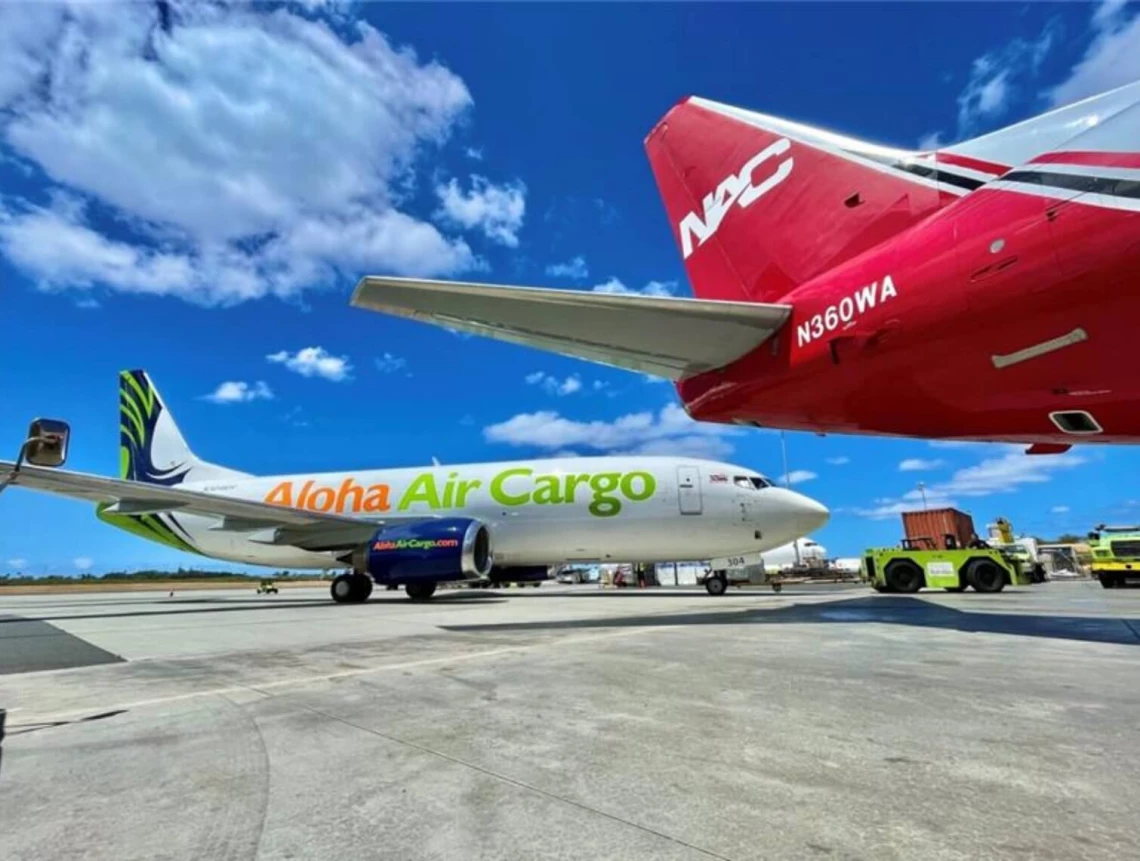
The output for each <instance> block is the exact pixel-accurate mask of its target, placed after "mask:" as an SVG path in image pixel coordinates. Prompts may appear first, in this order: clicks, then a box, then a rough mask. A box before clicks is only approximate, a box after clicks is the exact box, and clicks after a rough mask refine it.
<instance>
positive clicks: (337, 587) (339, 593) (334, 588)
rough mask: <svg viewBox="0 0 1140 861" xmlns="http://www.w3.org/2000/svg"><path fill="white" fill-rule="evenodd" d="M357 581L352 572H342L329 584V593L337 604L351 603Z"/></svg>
mask: <svg viewBox="0 0 1140 861" xmlns="http://www.w3.org/2000/svg"><path fill="white" fill-rule="evenodd" d="M354 585H355V581H354V580H353V575H351V574H340V575H338V576H337V577H336V578H334V579H333V581H332V583H331V584H330V585H329V594H330V595H331V596H332V599H333V601H335V602H336V603H337V604H350V603H352V597H353V595H354V594H355V592H356V589H354V588H353V587H354Z"/></svg>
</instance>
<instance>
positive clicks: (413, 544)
mask: <svg viewBox="0 0 1140 861" xmlns="http://www.w3.org/2000/svg"><path fill="white" fill-rule="evenodd" d="M352 567H353V568H354V569H355V570H357V571H363V572H365V573H367V574H368V575H369V576H370V577H371V578H372V579H373V580H374V581H376V582H377V583H410V582H415V581H420V582H422V581H429V580H430V581H435V582H441V581H446V580H467V579H471V578H480V577H486V576H487V575H488V574H489V573H490V572H491V568H492V567H494V560H493V558H492V555H491V533H490V531H489V530H488V529H487V526H486V525H485V524H484V523H481V522H480V521H478V520H472V519H470V518H466V517H445V518H439V519H437V520H421V521H418V522H416V523H409V524H406V525H396V526H390V527H387V528H384V529H380V530H377V532H376V534H375V535H374V536H373V537H372V540H371V541H369V542H368V543H367V544H365V545H364V546H362V547H360V548H358V549H357V550H356V551H355V552H354V553H353V554H352Z"/></svg>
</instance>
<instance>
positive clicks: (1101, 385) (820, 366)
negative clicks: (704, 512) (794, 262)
mask: <svg viewBox="0 0 1140 861" xmlns="http://www.w3.org/2000/svg"><path fill="white" fill-rule="evenodd" d="M1124 158H1125V161H1126V164H1124V166H1126V167H1129V168H1135V167H1140V159H1137V158H1136V157H1130V156H1126V157H1124ZM1117 162H1118V166H1120V162H1119V158H1118V159H1117ZM1133 162H1136V163H1135V164H1133ZM1126 193H1129V191H1126ZM1087 199H1089V198H1088V197H1084V198H1082V197H1081V196H1080V195H1079V194H1078V192H1076V191H1074V192H1073V194H1072V195H1071V197H1070V199H1069V200H1059V199H1057V198H1056V197H1055V196H1054V197H1048V196H1035V195H1033V194H1027V193H1020V192H1017V191H1010V190H1006V189H1000V188H994V189H992V190H990V189H988V188H986V187H982V188H979V189H978V190H977V191H974V192H973V193H972V194H970V195H968V196H966V197H963V198H960V199H955V200H953V201H948V203H949V205H945V206H942V207H941V208H939V209H937V211H935V212H934V213H933V214H932V215H930V216H929V217H927V218H925V219H924V220H922V221H920V222H918V223H917V224H915V225H914V226H912V227H910V228H909V229H907V230H905V231H904V232H902V233H900V234H898V235H897V236H895V237H893V238H891V239H889V240H887V241H885V242H883V243H881V244H879V245H877V246H875V247H873V248H871V249H870V250H868V251H865V252H864V253H862V254H860V255H859V256H857V257H855V258H853V259H851V260H848V261H847V262H845V263H842V264H840V265H838V266H836V267H835V268H833V269H831V270H829V271H827V272H824V273H823V274H821V275H819V276H817V277H815V278H813V279H812V280H810V281H808V282H806V283H804V284H802V285H800V286H799V287H797V288H796V289H795V290H793V291H792V292H790V293H789V294H788V295H787V296H786V297H785V298H784V299H783V300H782V301H783V303H784V304H788V305H791V306H792V313H791V317H790V318H789V319H788V321H787V323H786V324H785V325H784V327H783V328H782V329H781V330H780V332H779V333H777V335H775V336H774V337H773V338H772V339H770V340H769V341H768V342H766V343H764V344H762V345H761V346H760V347H758V348H757V349H756V350H754V351H753V352H751V353H749V354H748V355H746V356H744V357H742V358H740V359H739V360H737V361H736V362H734V363H732V364H731V365H729V366H727V367H725V368H723V369H718V370H716V371H712V372H708V373H705V374H701V375H699V376H696V377H693V378H690V379H687V380H683V381H681V382H679V383H678V384H677V390H678V393H679V394H680V396H681V399H682V400H683V402H684V403H685V405H686V408H687V410H688V411H689V413H690V415H692V416H693V417H694V418H696V419H698V420H701V421H712V422H736V423H755V424H758V425H762V426H774V427H781V428H789V429H799V430H806V431H816V432H821V433H829V432H835V433H860V434H884V435H902V436H914V437H956V438H963V439H977V440H993V441H1003V440H1004V441H1015V442H1038V443H1059V444H1062V445H1068V444H1073V443H1077V442H1098V443H1134V442H1137V441H1140V377H1138V375H1137V374H1136V372H1135V370H1134V367H1133V364H1132V362H1133V361H1135V356H1136V355H1137V354H1135V353H1133V352H1132V347H1133V346H1134V345H1133V343H1132V341H1133V339H1136V340H1137V342H1138V343H1137V346H1140V335H1138V334H1137V332H1136V321H1137V319H1140V212H1137V211H1130V210H1123V209H1114V208H1110V207H1103V206H1098V205H1093V204H1090V203H1085V202H1083V200H1087ZM887 279H889V282H888V281H887ZM869 287H873V290H871V291H870V292H869V291H868V288H869ZM872 299H873V300H874V303H873V306H872ZM860 300H861V301H860ZM1066 336H1068V340H1067V341H1066V340H1057V339H1065V338H1066ZM1070 342H1071V343H1070ZM1050 343H1052V345H1053V346H1052V349H1049V348H1048V347H1047V346H1046V347H1045V348H1042V349H1041V351H1040V354H1038V355H1034V352H1035V351H1034V350H1033V348H1035V347H1040V346H1041V345H1048V344H1050ZM1062 344H1065V345H1064V346H1060V345H1062ZM1078 410H1083V411H1087V412H1088V413H1090V414H1091V415H1092V416H1093V417H1094V418H1095V421H1096V422H1097V423H1098V424H1099V425H1100V427H1101V428H1103V432H1102V433H1098V434H1096V435H1090V436H1077V435H1073V434H1071V433H1066V432H1063V431H1062V430H1061V429H1060V428H1059V427H1058V425H1057V424H1056V423H1055V422H1054V421H1053V420H1052V419H1051V418H1050V414H1051V413H1054V412H1058V411H1078Z"/></svg>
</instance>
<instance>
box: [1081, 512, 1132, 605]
mask: <svg viewBox="0 0 1140 861" xmlns="http://www.w3.org/2000/svg"><path fill="white" fill-rule="evenodd" d="M1089 546H1090V548H1091V549H1092V565H1091V566H1090V568H1091V570H1092V575H1093V576H1094V577H1096V578H1097V579H1098V580H1100V585H1101V586H1103V587H1104V588H1105V589H1112V588H1117V587H1121V586H1127V585H1129V581H1133V583H1135V581H1140V526H1105V525H1104V524H1103V523H1102V524H1100V525H1099V526H1097V528H1096V530H1095V531H1093V532H1090V533H1089Z"/></svg>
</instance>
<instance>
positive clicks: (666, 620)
mask: <svg viewBox="0 0 1140 861" xmlns="http://www.w3.org/2000/svg"><path fill="white" fill-rule="evenodd" d="M998 600H1000V598H999V599H998ZM866 622H871V623H875V624H880V625H883V624H886V625H911V626H914V627H919V628H942V629H945V630H951V631H962V632H964V633H978V634H1010V635H1015V636H1019V637H1046V638H1050V639H1058V640H1081V641H1085V642H1090V643H1114V644H1118V645H1129V646H1140V620H1130V619H1122V618H1118V617H1099V618H1090V617H1086V616H1054V615H1045V614H1033V613H993V612H971V611H970V610H965V609H958V608H956V607H947V606H944V605H941V604H936V603H933V602H930V601H923V600H921V599H919V598H907V597H901V596H874V597H867V598H854V599H850V600H843V601H828V602H820V603H814V604H793V605H790V606H785V607H780V608H778V609H764V608H757V609H748V610H728V611H724V610H721V611H717V612H712V613H675V614H655V615H648V616H621V617H618V618H609V619H568V620H563V621H553V622H508V623H504V624H501V625H493V624H492V625H440V628H442V629H443V630H446V631H454V632H456V633H472V632H478V631H496V632H503V631H551V630H559V629H576V628H637V627H646V628H653V627H667V626H673V625H747V624H757V625H781V624H783V625H815V624H820V625H826V624H837V623H838V624H844V625H851V624H859V623H866Z"/></svg>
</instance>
